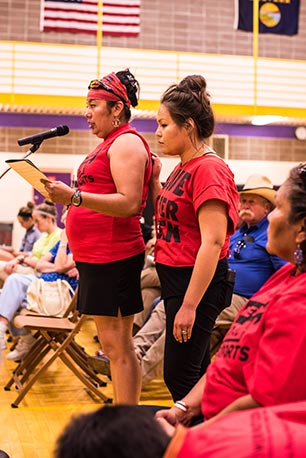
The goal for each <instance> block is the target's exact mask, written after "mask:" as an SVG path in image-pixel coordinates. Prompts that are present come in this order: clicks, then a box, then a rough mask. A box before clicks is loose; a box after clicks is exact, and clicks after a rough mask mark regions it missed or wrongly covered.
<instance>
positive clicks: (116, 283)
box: [76, 253, 144, 316]
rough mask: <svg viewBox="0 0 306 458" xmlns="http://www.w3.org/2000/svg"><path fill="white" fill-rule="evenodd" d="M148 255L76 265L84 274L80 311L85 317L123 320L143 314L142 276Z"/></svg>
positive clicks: (79, 298) (79, 304)
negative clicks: (106, 317)
mask: <svg viewBox="0 0 306 458" xmlns="http://www.w3.org/2000/svg"><path fill="white" fill-rule="evenodd" d="M143 264H144V253H140V254H138V255H136V256H133V257H131V258H127V259H123V260H121V261H115V262H109V263H106V264H89V263H86V262H76V267H77V269H78V271H79V274H80V280H79V288H78V299H77V309H78V310H79V312H80V313H82V314H85V315H95V316H117V315H118V310H119V309H120V312H121V315H122V316H128V315H133V314H135V313H138V312H141V311H142V310H143V304H142V297H141V287H140V274H141V271H142V269H143Z"/></svg>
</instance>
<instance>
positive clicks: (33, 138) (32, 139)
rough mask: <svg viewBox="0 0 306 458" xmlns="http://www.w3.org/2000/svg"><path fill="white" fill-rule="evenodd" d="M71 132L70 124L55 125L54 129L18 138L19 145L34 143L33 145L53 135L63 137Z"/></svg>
mask: <svg viewBox="0 0 306 458" xmlns="http://www.w3.org/2000/svg"><path fill="white" fill-rule="evenodd" d="M68 132H69V127H68V126H58V127H53V129H50V130H46V131H45V132H41V133H40V134H35V135H30V136H29V137H24V138H20V139H19V140H18V145H19V146H23V145H27V144H28V143H32V145H40V143H41V142H42V141H43V140H47V138H52V137H61V136H62V135H66V134H68Z"/></svg>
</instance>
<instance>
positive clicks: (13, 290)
mask: <svg viewBox="0 0 306 458" xmlns="http://www.w3.org/2000/svg"><path fill="white" fill-rule="evenodd" d="M35 278H37V277H36V275H32V274H27V275H25V274H11V275H9V276H8V277H7V279H6V280H5V283H4V285H3V288H2V292H1V295H0V315H1V316H3V317H4V318H6V319H7V320H8V321H9V322H10V330H11V333H12V335H13V336H18V335H23V334H24V330H21V329H17V328H15V326H14V325H13V324H12V320H13V318H14V316H15V314H16V312H17V310H18V309H19V308H20V307H26V306H27V289H28V287H29V286H30V283H31V282H32V281H33V280H34V279H35Z"/></svg>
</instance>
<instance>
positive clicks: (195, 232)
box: [154, 154, 239, 267]
mask: <svg viewBox="0 0 306 458" xmlns="http://www.w3.org/2000/svg"><path fill="white" fill-rule="evenodd" d="M211 199H218V200H221V201H223V202H225V203H226V204H227V208H228V218H229V224H228V233H227V237H226V240H225V243H224V245H223V247H222V250H221V253H220V259H222V258H224V257H226V256H227V254H228V247H229V237H230V235H231V234H232V233H233V232H234V228H235V226H236V223H237V219H238V215H237V206H238V201H239V196H238V192H237V189H236V185H235V182H234V176H233V174H232V172H231V170H230V169H229V167H228V166H227V165H226V164H225V162H224V161H223V160H222V159H221V158H219V157H218V156H216V155H214V154H208V155H203V156H200V157H198V158H194V159H192V160H190V161H189V162H187V163H186V164H184V165H181V164H178V165H177V166H176V167H175V169H174V170H173V172H172V173H171V174H170V176H169V178H168V179H167V181H166V183H165V185H164V187H163V189H162V190H161V191H160V193H159V195H158V198H157V202H156V227H157V240H156V244H155V250H154V253H155V260H156V262H158V263H160V264H165V265H167V266H175V267H186V266H193V265H194V263H195V259H196V256H197V253H198V250H199V248H200V244H201V234H200V230H199V223H198V217H197V212H198V209H199V207H200V206H201V205H202V204H203V203H204V202H206V201H208V200H211Z"/></svg>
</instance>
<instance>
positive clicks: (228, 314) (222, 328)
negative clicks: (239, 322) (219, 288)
mask: <svg viewBox="0 0 306 458" xmlns="http://www.w3.org/2000/svg"><path fill="white" fill-rule="evenodd" d="M247 300H248V299H247V297H244V296H239V295H238V294H233V296H232V302H231V305H230V306H229V307H226V308H225V309H224V310H223V311H222V312H221V313H220V315H219V316H218V318H217V319H216V323H215V326H214V328H213V330H212V333H211V338H210V354H211V356H214V355H215V354H216V353H217V351H218V350H219V348H220V346H221V344H222V341H223V338H224V336H225V334H226V333H227V331H228V330H229V328H230V327H231V324H232V322H233V321H234V319H235V318H236V315H237V313H238V312H239V310H240V309H241V307H242V306H243V305H244V304H245V303H246V301H247Z"/></svg>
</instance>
